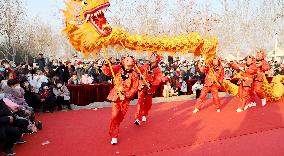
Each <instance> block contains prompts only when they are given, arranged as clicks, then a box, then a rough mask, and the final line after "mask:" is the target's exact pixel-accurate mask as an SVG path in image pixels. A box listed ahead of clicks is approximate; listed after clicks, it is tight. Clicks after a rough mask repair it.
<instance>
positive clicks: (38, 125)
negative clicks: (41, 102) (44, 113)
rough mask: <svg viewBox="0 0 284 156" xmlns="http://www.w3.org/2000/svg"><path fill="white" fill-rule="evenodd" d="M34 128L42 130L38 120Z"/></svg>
mask: <svg viewBox="0 0 284 156" xmlns="http://www.w3.org/2000/svg"><path fill="white" fill-rule="evenodd" d="M36 128H37V129H38V130H42V123H41V122H40V121H38V122H37V124H36Z"/></svg>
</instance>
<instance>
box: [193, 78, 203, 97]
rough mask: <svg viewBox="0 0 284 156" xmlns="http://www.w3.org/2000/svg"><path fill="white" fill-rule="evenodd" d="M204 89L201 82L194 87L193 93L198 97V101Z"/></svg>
mask: <svg viewBox="0 0 284 156" xmlns="http://www.w3.org/2000/svg"><path fill="white" fill-rule="evenodd" d="M202 88H203V84H202V83H201V80H198V81H197V82H196V83H195V84H194V85H193V86H192V92H193V93H194V94H195V95H196V99H198V98H199V96H200V93H201V90H202Z"/></svg>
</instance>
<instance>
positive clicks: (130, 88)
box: [103, 57, 139, 145]
mask: <svg viewBox="0 0 284 156" xmlns="http://www.w3.org/2000/svg"><path fill="white" fill-rule="evenodd" d="M133 66H134V59H133V58H132V57H125V58H124V59H123V60H122V64H120V65H113V66H112V68H113V72H114V74H115V78H116V83H115V86H114V88H113V89H112V90H111V91H110V93H109V95H108V98H107V99H108V100H109V101H111V102H112V119H111V124H110V130H109V134H110V136H111V137H112V139H111V144H112V145H115V144H117V141H118V140H117V138H118V134H119V125H120V123H121V122H122V121H123V119H124V116H125V114H126V112H127V110H128V105H129V103H130V101H131V99H132V98H133V97H134V96H135V94H136V93H137V90H138V85H139V78H138V75H137V73H136V72H135V71H134V70H133ZM103 73H104V74H105V75H107V76H111V75H112V73H111V69H110V66H108V65H106V64H104V66H103Z"/></svg>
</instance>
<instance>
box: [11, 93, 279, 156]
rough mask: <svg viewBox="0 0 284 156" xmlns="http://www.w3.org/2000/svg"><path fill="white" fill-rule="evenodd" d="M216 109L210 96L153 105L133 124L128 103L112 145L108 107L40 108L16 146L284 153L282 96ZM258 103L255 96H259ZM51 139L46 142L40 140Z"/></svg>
mask: <svg viewBox="0 0 284 156" xmlns="http://www.w3.org/2000/svg"><path fill="white" fill-rule="evenodd" d="M221 102H222V104H224V105H223V108H222V112H221V113H217V112H215V110H214V107H213V106H211V105H210V103H211V100H208V102H207V104H208V105H206V106H204V108H203V109H202V110H201V111H200V112H199V113H198V114H195V115H193V114H192V110H193V104H194V103H195V101H186V102H185V101H183V102H173V103H163V104H158V105H154V106H153V108H152V110H151V114H150V116H149V118H148V119H149V120H148V122H147V123H146V124H143V125H141V126H140V127H137V126H135V125H134V124H133V120H134V117H133V116H134V112H135V107H133V106H131V107H130V109H129V112H128V113H127V116H126V118H125V120H124V122H123V123H122V125H121V129H120V138H119V144H118V145H116V146H112V145H110V138H109V135H108V127H109V122H110V115H111V108H104V109H99V110H97V111H95V110H80V111H70V112H59V113H53V114H39V116H38V118H39V119H40V120H41V121H42V122H43V123H44V129H43V130H42V131H40V132H39V133H37V134H33V135H28V136H26V137H25V139H26V140H27V141H28V142H27V143H26V144H24V145H18V146H16V152H17V155H18V156H45V155H46V156H51V155H52V156H65V155H66V156H78V155H82V156H85V155H86V156H91V155H94V156H101V155H102V156H105V155H123V156H124V155H226V156H228V155H238V156H239V155H273V156H275V155H284V150H283V149H284V141H282V140H283V139H282V138H284V128H283V127H284V121H283V119H282V118H283V117H284V101H283V100H282V101H279V102H277V103H268V105H267V106H266V107H264V108H262V107H260V106H258V107H256V108H253V109H250V110H248V111H246V112H243V113H236V112H235V110H236V108H237V103H238V102H239V101H238V99H236V98H223V99H222V101H221ZM258 103H259V101H258ZM44 141H50V143H49V144H48V145H44V146H43V145H42V142H44Z"/></svg>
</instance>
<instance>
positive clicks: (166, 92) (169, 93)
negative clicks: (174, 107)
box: [163, 81, 178, 98]
mask: <svg viewBox="0 0 284 156" xmlns="http://www.w3.org/2000/svg"><path fill="white" fill-rule="evenodd" d="M177 95H178V93H176V92H175V91H174V89H173V88H172V86H171V83H170V82H169V81H166V83H165V85H164V90H163V96H164V97H165V98H168V97H172V96H177Z"/></svg>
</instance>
